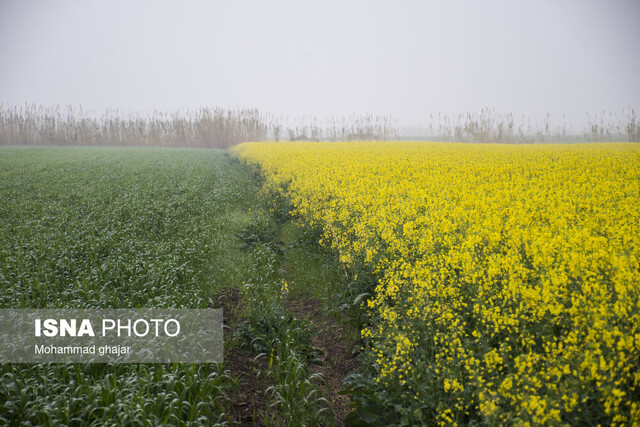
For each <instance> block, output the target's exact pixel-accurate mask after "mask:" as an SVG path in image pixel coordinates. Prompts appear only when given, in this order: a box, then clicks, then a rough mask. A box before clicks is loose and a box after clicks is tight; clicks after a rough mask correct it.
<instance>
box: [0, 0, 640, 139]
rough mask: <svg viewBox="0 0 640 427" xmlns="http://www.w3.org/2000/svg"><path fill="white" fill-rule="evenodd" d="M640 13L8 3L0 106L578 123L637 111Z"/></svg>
mask: <svg viewBox="0 0 640 427" xmlns="http://www.w3.org/2000/svg"><path fill="white" fill-rule="evenodd" d="M639 23H640V2H638V1H636V0H626V1H623V0H614V1H605V0H602V1H594V0H587V1H585V0H565V1H557V0H543V1H528V2H524V1H513V0H511V1H509V0H504V1H477V0H469V1H455V0H454V1H444V0H443V1H440V2H432V1H402V0H400V1H314V2H309V1H248V0H242V1H231V0H229V1H184V0H183V1H173V2H168V1H159V0H136V1H122V0H118V1H108V2H107V1H93V0H89V1H86V0H79V1H50V0H42V1H31V0H26V1H25V0H20V1H7V0H4V1H2V2H0V102H1V103H4V104H5V105H6V104H10V105H13V104H17V105H20V104H24V103H36V104H44V105H52V104H61V105H66V104H73V105H82V106H83V107H84V108H85V109H93V110H96V111H102V110H104V109H118V110H121V111H139V112H150V111H152V110H154V109H157V110H164V111H174V110H177V109H195V108H199V107H201V106H222V107H255V108H258V109H259V110H261V111H263V112H268V113H272V114H281V115H286V116H294V117H298V116H303V115H308V116H318V117H319V118H326V117H328V116H331V115H349V114H352V113H357V114H365V113H372V114H381V115H390V116H393V117H394V118H397V119H398V120H399V122H400V124H404V125H417V124H426V123H428V120H429V115H430V114H438V113H444V114H457V113H464V112H467V111H478V110H480V109H481V108H483V107H489V108H492V109H495V110H496V111H498V112H505V113H506V112H510V113H514V114H517V115H524V116H527V117H530V118H531V119H532V120H533V121H537V120H541V119H542V117H544V116H545V114H546V113H547V112H548V113H550V115H551V121H552V123H554V124H561V123H562V122H563V121H566V122H567V123H568V124H573V126H574V128H575V127H577V128H580V126H583V125H584V119H585V117H586V116H585V115H586V113H591V114H594V113H600V112H602V111H603V110H606V111H608V112H620V111H621V110H622V109H623V108H625V107H628V106H631V107H633V108H636V111H638V110H639V109H640V108H639V107H640V78H638V76H640V55H639V54H638V52H639V51H640V25H639ZM563 115H565V117H564V118H563Z"/></svg>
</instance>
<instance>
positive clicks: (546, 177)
mask: <svg viewBox="0 0 640 427" xmlns="http://www.w3.org/2000/svg"><path fill="white" fill-rule="evenodd" d="M234 152H235V155H237V156H238V157H240V158H241V159H243V160H244V161H245V162H247V163H249V164H254V165H258V166H259V167H260V169H261V171H262V173H263V175H264V176H265V178H266V179H265V186H266V188H267V189H268V191H280V192H285V193H286V194H287V196H288V197H289V198H290V200H291V202H292V205H293V213H294V214H295V215H297V216H298V217H299V218H301V220H302V221H304V222H306V223H308V224H309V225H311V226H317V227H322V228H323V230H324V238H323V241H324V243H325V244H327V245H331V246H332V247H334V248H335V249H336V250H337V251H338V252H339V254H340V258H341V261H342V262H343V263H344V264H345V266H346V267H347V268H348V269H349V270H351V272H352V275H353V274H355V273H357V268H360V269H366V270H367V271H369V272H371V273H372V274H374V275H375V277H376V278H377V280H378V285H377V287H376V289H375V293H373V294H372V295H371V296H370V297H369V298H368V299H367V300H366V302H365V303H363V309H364V310H366V311H367V313H368V314H369V319H370V321H369V322H368V323H367V324H366V325H365V326H364V327H363V329H362V336H363V337H364V339H365V342H366V353H365V354H366V356H365V357H367V358H368V361H369V364H370V367H371V371H372V372H373V374H372V376H371V378H370V384H369V386H368V387H369V393H368V394H367V396H368V397H367V399H369V400H374V401H376V402H375V404H376V405H378V406H381V407H387V408H389V410H390V412H392V413H394V414H395V415H394V416H396V417H398V419H401V420H402V422H406V423H425V424H434V423H439V424H442V425H450V424H468V423H475V422H480V423H487V424H494V425H495V424H505V423H507V424H513V425H529V424H533V425H535V424H547V425H549V424H551V425H561V424H565V423H569V424H584V423H588V424H592V425H595V424H614V425H627V424H638V423H640V369H639V368H640V269H639V260H640V233H639V231H640V230H639V224H640V210H639V207H640V144H631V143H628V144H627V143H625V144H545V145H492V144H454V143H418V142H358V143H329V142H327V143H246V144H241V145H240V146H238V147H236V148H235V149H234ZM352 279H354V280H355V277H352Z"/></svg>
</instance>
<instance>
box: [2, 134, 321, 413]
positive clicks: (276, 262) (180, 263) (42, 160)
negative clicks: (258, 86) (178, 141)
mask: <svg viewBox="0 0 640 427" xmlns="http://www.w3.org/2000/svg"><path fill="white" fill-rule="evenodd" d="M258 185H259V182H258V180H257V179H256V176H255V174H253V173H252V172H251V171H250V170H249V169H247V168H246V167H245V166H243V165H241V164H240V163H238V162H237V161H234V160H232V159H231V158H229V156H228V154H227V153H226V152H225V151H222V150H199V149H173V148H109V147H0V308H207V307H221V306H222V305H226V307H225V308H226V309H228V311H229V315H230V316H232V317H233V319H231V320H230V322H232V323H234V330H233V331H231V330H228V329H226V330H225V362H223V363H222V364H219V365H218V364H126V365H108V364H93V365H88V364H84V365H83V364H2V365H0V376H1V381H0V424H13V425H16V424H36V425H40V424H44V425H61V424H62V425H85V424H95V425H103V424H113V425H126V424H129V425H157V424H169V425H177V424H183V423H195V424H204V425H209V424H216V423H222V424H228V423H232V424H233V423H236V422H241V423H242V422H247V421H248V420H249V421H251V420H254V421H256V422H260V423H269V422H282V421H283V420H284V421H286V420H287V419H291V418H287V417H296V416H297V417H298V419H302V420H304V419H308V420H310V421H309V422H318V420H324V421H323V423H332V422H333V421H332V420H333V418H332V415H331V414H330V411H328V407H329V403H328V400H327V399H325V397H323V396H324V394H323V393H324V391H323V390H324V389H323V390H321V389H320V386H319V384H320V381H319V377H318V375H315V374H314V373H312V372H310V371H309V369H308V367H307V363H306V362H307V361H308V360H311V359H313V358H315V357H316V356H317V355H318V354H319V353H318V351H319V350H318V349H315V347H314V346H313V345H312V342H311V335H310V333H309V331H308V330H307V329H306V328H304V327H302V325H301V323H300V321H299V320H297V319H295V318H294V317H293V316H292V315H291V313H290V311H289V310H288V309H287V308H286V307H285V304H284V298H285V297H286V296H287V293H283V286H285V287H287V286H288V284H287V285H285V283H286V280H287V278H288V277H289V276H291V275H292V274H295V271H298V270H299V271H306V272H314V271H315V272H318V273H321V272H322V271H323V269H324V270H325V271H326V270H327V269H326V268H325V267H326V266H325V267H323V264H322V261H318V260H315V259H313V257H309V256H307V255H305V254H304V244H301V243H300V242H303V243H304V241H305V239H306V240H309V239H308V237H305V236H301V238H298V237H296V229H295V227H293V226H292V225H288V226H286V227H284V229H283V230H282V232H281V230H280V229H281V228H283V227H281V226H278V225H277V224H276V221H275V220H274V218H275V214H274V213H277V212H276V209H277V208H278V207H277V206H276V207H274V205H271V206H268V205H267V204H266V203H265V198H264V197H262V196H260V195H259V188H258ZM280 209H281V210H283V209H284V210H286V207H285V208H282V207H280ZM269 210H271V212H269ZM285 216H286V215H285ZM280 234H282V235H283V236H284V240H285V241H286V242H287V243H288V244H289V248H287V247H285V244H284V243H282V241H281V240H280V238H279V236H280ZM287 250H288V251H289V255H288V256H283V254H284V253H285V252H287ZM325 255H326V254H325ZM329 256H330V255H329ZM301 277H302V279H301V282H302V283H304V282H305V278H304V275H301ZM326 283H328V282H325V285H324V288H323V289H324V290H325V291H327V290H328V288H327V285H326ZM241 288H242V289H243V290H242V294H243V300H244V301H245V303H243V304H242V310H240V308H239V307H240V304H238V303H237V302H236V304H235V305H233V304H231V303H230V302H229V299H230V298H231V297H232V296H233V295H234V294H235V295H236V296H237V294H238V293H239V291H238V290H239V289H241ZM233 289H236V292H235V293H234V292H232V290H233ZM291 290H292V293H295V292H294V288H293V286H292V289H291ZM313 292H314V295H319V294H322V290H318V289H315V290H314V291H313ZM320 296H321V295H320ZM240 313H241V314H240ZM234 319H235V320H234ZM245 353H246V356H244V354H245ZM267 354H269V355H270V356H269V358H270V359H271V360H270V362H269V364H268V366H267V364H266V361H265V362H264V363H262V364H260V363H259V362H261V361H260V359H261V358H262V359H264V358H265V357H266V355H267ZM229 355H231V357H229ZM260 356H262V357H260ZM238 357H240V359H242V358H244V359H248V360H250V359H253V358H257V359H258V361H257V364H255V365H256V366H262V367H263V368H264V369H263V371H260V370H259V369H258V370H256V368H252V367H250V366H248V365H247V366H244V365H243V362H242V360H240V361H238V360H234V359H238ZM274 357H277V358H278V360H279V361H280V362H281V365H282V367H281V368H280V369H277V370H276V369H273V358H274ZM227 358H228V360H229V362H228V363H227V361H226V360H227ZM236 365H240V366H239V367H238V366H236ZM249 365H251V366H253V364H249ZM247 378H248V380H247ZM254 378H264V381H263V380H261V381H260V384H259V386H260V388H259V390H255V391H252V392H251V393H249V394H251V396H248V397H247V396H246V394H247V393H246V392H245V391H243V390H244V389H247V387H252V385H251V384H249V385H247V384H245V383H246V382H247V381H248V382H250V383H251V382H252V381H254ZM267 388H268V390H267ZM238 396H240V397H239V398H240V399H245V400H250V402H249V403H248V404H247V405H248V407H249V409H247V408H243V407H242V405H240V406H238V405H237V399H238ZM266 408H269V411H266ZM267 414H269V415H267Z"/></svg>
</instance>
